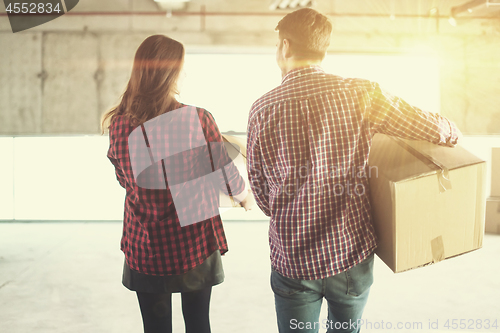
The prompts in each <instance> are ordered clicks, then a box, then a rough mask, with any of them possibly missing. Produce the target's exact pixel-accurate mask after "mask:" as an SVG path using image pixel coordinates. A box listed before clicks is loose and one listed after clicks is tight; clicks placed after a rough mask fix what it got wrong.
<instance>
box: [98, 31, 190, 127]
mask: <svg viewBox="0 0 500 333" xmlns="http://www.w3.org/2000/svg"><path fill="white" fill-rule="evenodd" d="M184 53H185V51H184V46H183V45H182V44H181V43H179V42H178V41H176V40H174V39H172V38H169V37H167V36H163V35H153V36H149V37H148V38H146V39H145V40H144V41H143V42H142V43H141V45H140V46H139V48H138V49H137V51H136V53H135V58H134V64H133V67H132V74H131V76H130V80H129V81H128V84H127V88H126V89H125V92H124V93H123V95H122V96H121V100H120V102H119V104H118V105H117V106H115V107H113V108H111V109H110V110H109V111H107V112H106V113H105V114H104V115H103V117H102V121H101V128H102V132H103V133H104V131H105V129H107V128H109V125H110V123H111V121H112V120H113V117H114V116H117V115H124V116H127V117H129V119H130V122H131V124H132V126H134V127H135V126H138V125H140V124H143V123H144V122H146V121H148V120H149V119H152V118H154V117H156V116H159V115H160V114H162V113H164V112H167V111H170V110H174V109H176V108H177V107H178V105H179V103H178V102H177V100H176V99H175V94H178V91H177V80H178V79H179V75H180V73H181V70H182V65H183V64H184Z"/></svg>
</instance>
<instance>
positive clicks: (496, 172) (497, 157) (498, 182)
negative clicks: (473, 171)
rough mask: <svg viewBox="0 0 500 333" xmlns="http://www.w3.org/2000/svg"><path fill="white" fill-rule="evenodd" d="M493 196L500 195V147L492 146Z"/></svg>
mask: <svg viewBox="0 0 500 333" xmlns="http://www.w3.org/2000/svg"><path fill="white" fill-rule="evenodd" d="M491 196H492V197H500V147H493V148H491Z"/></svg>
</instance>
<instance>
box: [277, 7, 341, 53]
mask: <svg viewBox="0 0 500 333" xmlns="http://www.w3.org/2000/svg"><path fill="white" fill-rule="evenodd" d="M275 30H276V31H279V37H280V39H281V40H283V39H287V40H288V41H289V42H290V48H291V49H292V52H294V54H295V56H296V57H297V58H302V59H318V60H323V58H324V57H325V54H326V50H327V49H328V46H329V45H330V36H331V34H332V23H331V22H330V20H329V19H328V17H326V16H325V15H323V14H321V13H319V12H317V11H316V10H314V9H311V8H302V9H299V10H296V11H294V12H291V13H289V14H287V15H286V16H285V17H283V18H282V19H281V21H279V22H278V25H277V26H276V29H275Z"/></svg>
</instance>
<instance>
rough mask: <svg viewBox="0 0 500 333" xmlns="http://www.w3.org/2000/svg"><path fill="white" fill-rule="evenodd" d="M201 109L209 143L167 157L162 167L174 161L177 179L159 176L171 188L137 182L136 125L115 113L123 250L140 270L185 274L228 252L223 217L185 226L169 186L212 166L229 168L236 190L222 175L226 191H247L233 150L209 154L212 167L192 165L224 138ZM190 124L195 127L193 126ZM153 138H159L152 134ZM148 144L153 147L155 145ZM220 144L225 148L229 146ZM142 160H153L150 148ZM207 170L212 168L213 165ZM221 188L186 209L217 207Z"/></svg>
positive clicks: (112, 136) (112, 152)
mask: <svg viewBox="0 0 500 333" xmlns="http://www.w3.org/2000/svg"><path fill="white" fill-rule="evenodd" d="M196 110H197V112H198V117H199V120H200V124H201V127H202V130H203V134H204V136H205V139H206V142H207V146H205V147H198V148H197V149H193V150H192V151H190V152H184V153H183V154H180V155H176V156H177V158H175V159H171V160H170V161H168V159H164V160H162V162H161V164H160V168H159V170H160V171H159V172H161V165H163V171H164V170H165V164H166V163H170V164H173V165H170V166H169V167H170V168H171V169H173V170H175V171H176V172H175V173H174V175H175V177H176V178H177V179H170V178H168V177H165V178H164V173H163V172H161V173H160V174H159V175H158V176H157V177H158V179H159V181H160V182H163V184H165V186H164V188H166V189H147V188H142V187H140V186H138V185H137V183H136V181H135V180H134V173H133V166H132V163H131V159H130V153H129V140H128V139H129V135H130V133H131V132H132V131H133V130H134V127H132V126H131V124H130V121H129V119H128V118H127V117H124V116H115V117H114V118H113V119H112V121H111V126H110V128H109V140H110V146H109V150H108V154H107V156H108V158H109V159H110V161H111V163H113V165H114V166H115V172H116V177H117V179H118V181H119V183H120V185H121V186H122V187H124V188H125V189H126V197H125V211H124V217H123V235H122V239H121V250H122V251H123V252H124V253H125V257H126V260H127V264H128V265H129V267H130V268H131V269H133V270H135V271H138V272H140V273H143V274H148V275H178V274H183V273H185V272H187V271H188V270H191V269H192V268H194V267H196V266H198V265H200V264H201V263H203V261H205V259H206V258H208V256H210V254H212V253H213V252H214V251H216V250H220V252H221V254H224V253H225V252H227V250H228V246H227V242H226V238H225V234H224V229H223V226H222V221H221V218H220V216H219V215H216V216H214V217H212V218H209V219H206V220H204V221H201V222H198V223H194V224H191V225H187V226H184V227H181V225H180V223H179V218H178V212H177V211H176V207H175V206H174V204H173V199H172V194H171V192H170V187H169V186H168V184H171V186H173V184H179V183H182V182H183V181H184V180H186V179H197V178H196V177H199V176H201V175H202V174H200V172H201V173H207V172H211V171H212V169H214V170H215V169H221V168H222V167H224V166H225V168H224V169H225V171H226V174H225V175H226V176H227V181H228V183H229V185H230V189H228V186H227V185H226V180H225V179H223V178H221V179H220V184H217V186H219V188H220V190H222V191H224V192H225V193H228V192H229V191H230V190H233V194H239V193H241V192H242V191H243V189H244V186H245V184H244V181H243V178H242V177H241V176H240V174H239V173H238V170H237V169H236V167H235V166H234V164H232V163H231V160H230V158H229V156H228V155H227V152H226V153H225V154H217V156H218V157H217V158H215V157H213V156H215V154H211V155H207V156H209V157H208V158H210V159H211V165H210V163H209V164H208V168H209V170H208V171H207V170H204V171H203V170H202V171H200V168H192V167H190V166H192V165H196V163H198V161H199V160H200V158H199V156H200V154H201V155H203V154H205V155H206V154H210V153H213V149H212V152H209V151H208V149H209V148H206V147H208V143H210V142H212V143H214V142H217V143H222V142H223V141H222V136H221V133H220V132H219V129H218V127H217V125H216V123H215V120H214V118H213V117H212V115H211V114H210V113H209V112H208V111H206V110H204V109H201V108H196ZM179 126H180V128H178V129H177V130H178V131H184V132H185V133H195V132H196V131H194V130H193V128H192V126H193V125H192V122H191V123H190V122H189V121H183V122H179ZM183 126H184V127H183ZM190 126H191V128H189V127H190ZM198 126H199V124H198ZM156 134H157V135H165V138H164V140H163V139H162V137H155V138H154V140H155V142H163V143H164V144H165V143H166V142H169V144H172V145H178V146H180V145H181V142H178V141H177V140H175V139H174V140H172V138H171V137H170V138H169V139H168V140H167V136H168V134H169V133H165V131H157V133H156ZM185 137H186V136H185V135H184V138H185ZM151 140H153V139H151V138H150V141H151ZM131 142H132V141H131ZM172 142H173V143H172ZM147 144H148V147H149V143H147ZM215 145H216V146H219V147H221V146H222V147H223V145H218V144H215ZM212 147H213V145H212ZM131 148H132V149H131V150H132V151H134V148H137V147H131ZM166 148H167V149H170V148H172V149H171V151H173V150H176V148H175V147H166ZM136 150H137V149H136ZM177 150H178V149H177ZM141 158H144V160H145V161H146V162H149V161H150V156H149V155H148V152H147V151H145V152H144V156H143V157H141ZM201 168H205V169H206V168H207V165H205V166H202V167H201ZM150 176H151V175H150ZM153 176H154V175H153ZM167 178H168V179H167ZM167 181H168V183H167ZM219 188H216V187H215V186H214V187H213V190H210V191H211V193H210V195H208V196H201V195H200V196H199V197H198V196H195V197H193V198H192V200H191V201H189V204H190V206H189V207H184V208H183V209H184V210H185V211H184V212H183V213H184V214H186V213H187V214H189V213H190V211H201V210H207V209H213V207H217V206H218V195H219Z"/></svg>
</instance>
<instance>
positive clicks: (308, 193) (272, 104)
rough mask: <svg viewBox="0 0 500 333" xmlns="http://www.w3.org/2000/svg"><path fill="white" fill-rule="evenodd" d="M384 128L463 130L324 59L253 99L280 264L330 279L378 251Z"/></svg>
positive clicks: (253, 125)
mask: <svg viewBox="0 0 500 333" xmlns="http://www.w3.org/2000/svg"><path fill="white" fill-rule="evenodd" d="M375 133H385V134H388V135H392V136H397V137H401V138H409V139H415V140H426V141H430V142H433V143H435V144H439V145H445V146H454V145H455V144H456V143H457V140H458V136H459V133H460V132H459V131H458V129H457V128H456V127H455V125H454V124H452V123H451V122H450V121H448V120H447V119H446V118H444V117H442V116H440V115H437V114H430V113H427V112H424V111H422V110H420V109H418V108H416V107H412V106H410V105H409V104H408V103H406V102H405V101H403V100H402V99H400V98H398V97H395V96H392V95H390V94H389V93H387V92H386V91H384V90H382V89H380V87H379V85H378V84H377V83H374V82H370V81H367V80H363V79H345V78H342V77H338V76H335V75H330V74H326V73H324V72H323V70H322V69H321V68H320V67H318V66H311V67H308V68H301V69H296V70H293V71H291V72H289V73H288V74H287V75H286V76H285V77H284V78H283V80H282V83H281V85H280V86H279V87H277V88H275V89H274V90H272V91H270V92H269V93H267V94H265V95H264V96H263V97H261V98H260V99H259V100H257V101H256V102H255V103H254V104H253V106H252V109H251V112H250V116H249V122H248V142H247V157H248V159H247V168H248V174H249V180H250V185H251V187H252V190H253V192H254V194H255V196H256V201H257V204H258V205H259V207H260V208H261V209H262V211H263V212H264V213H265V214H266V215H268V216H270V217H271V221H270V228H269V243H270V248H271V263H272V266H273V268H274V269H275V270H276V271H278V272H279V273H281V274H282V275H284V276H287V277H290V278H297V279H306V280H311V279H321V278H326V277H329V276H332V275H335V274H338V273H340V272H343V271H345V270H347V269H349V268H351V267H353V266H354V265H356V264H358V263H360V262H361V261H363V260H364V259H365V258H367V257H368V256H369V255H370V254H371V253H372V252H373V251H374V249H375V247H376V246H377V242H376V238H375V233H374V229H373V226H372V222H371V215H370V201H369V193H370V192H369V191H370V189H369V176H370V175H369V169H368V167H367V161H368V154H369V152H370V146H371V142H372V137H373V135H374V134H375Z"/></svg>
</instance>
